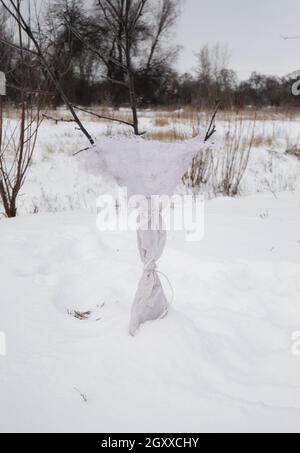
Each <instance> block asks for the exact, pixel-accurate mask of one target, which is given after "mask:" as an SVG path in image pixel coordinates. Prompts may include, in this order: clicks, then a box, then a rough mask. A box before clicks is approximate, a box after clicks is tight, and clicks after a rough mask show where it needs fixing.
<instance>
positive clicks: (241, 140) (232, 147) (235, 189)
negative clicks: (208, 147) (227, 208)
mask: <svg viewBox="0 0 300 453" xmlns="http://www.w3.org/2000/svg"><path fill="white" fill-rule="evenodd" d="M255 125H256V120H254V121H253V122H252V123H248V124H246V125H245V123H244V122H243V120H242V119H240V118H239V117H238V116H236V117H235V119H234V120H233V121H229V122H228V127H227V133H226V134H225V137H224V144H223V149H222V152H220V153H219V152H218V153H213V175H214V191H215V192H216V193H221V194H222V195H226V196H230V197H233V196H236V195H238V193H239V191H240V186H241V182H242V179H243V177H244V174H245V172H246V170H247V166H248V163H249V157H250V152H251V149H252V147H253V141H254V136H255Z"/></svg>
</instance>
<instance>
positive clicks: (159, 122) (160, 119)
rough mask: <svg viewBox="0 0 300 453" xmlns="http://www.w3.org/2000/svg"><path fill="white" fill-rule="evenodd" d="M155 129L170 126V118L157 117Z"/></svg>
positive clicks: (154, 122) (154, 121)
mask: <svg viewBox="0 0 300 453" xmlns="http://www.w3.org/2000/svg"><path fill="white" fill-rule="evenodd" d="M153 125H154V126H155V127H166V126H168V125H169V118H167V117H166V116H156V117H155V118H154V120H153Z"/></svg>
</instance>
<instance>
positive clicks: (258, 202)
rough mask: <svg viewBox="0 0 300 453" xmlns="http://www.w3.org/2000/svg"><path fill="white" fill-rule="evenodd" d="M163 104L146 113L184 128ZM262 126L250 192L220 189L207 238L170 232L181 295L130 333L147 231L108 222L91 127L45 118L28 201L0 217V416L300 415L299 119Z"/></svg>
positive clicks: (5, 420) (49, 422)
mask: <svg viewBox="0 0 300 453" xmlns="http://www.w3.org/2000/svg"><path fill="white" fill-rule="evenodd" d="M153 115H154V114H153ZM153 115H152V114H150V113H149V112H148V114H147V115H146V114H145V116H144V117H143V119H142V122H143V127H144V128H145V129H147V130H150V129H151V131H152V132H153V131H154V132H155V131H157V130H158V131H160V130H161V129H163V130H164V131H165V132H167V131H168V129H169V130H171V129H172V130H173V128H174V124H173V123H170V124H165V125H164V126H161V127H160V128H159V127H158V126H155V124H154V120H153ZM164 115H166V116H167V114H164ZM160 116H162V114H160ZM247 121H249V120H247V119H245V122H247ZM226 124H227V123H226V121H225V120H224V119H221V120H220V122H219V128H218V133H219V135H222V134H224V133H225V132H226ZM88 126H89V129H90V130H91V131H92V132H93V133H94V134H95V135H96V136H97V137H98V138H99V139H101V135H104V134H105V135H108V134H109V133H120V127H119V126H113V127H111V126H109V125H108V124H106V123H104V122H102V123H98V122H90V123H88ZM12 127H13V126H12ZM176 128H179V129H180V130H183V131H184V134H185V135H186V138H188V137H189V136H192V135H193V130H194V125H191V124H190V123H184V121H181V122H180V121H178V122H177V123H176ZM256 128H257V132H256V134H257V136H259V137H260V140H257V142H256V146H254V147H253V149H252V151H251V155H250V163H249V166H248V170H247V173H246V175H245V178H244V179H243V182H242V190H241V194H240V196H239V197H237V198H234V199H233V198H228V197H227V198H226V197H218V198H213V197H211V196H209V197H208V198H209V200H208V201H206V204H205V236H204V239H203V240H202V241H201V242H199V243H188V242H186V241H185V240H184V235H183V233H171V234H170V235H169V240H168V246H167V248H166V251H165V253H164V255H163V257H162V259H161V260H160V270H161V271H162V272H163V273H164V274H166V275H167V276H168V278H169V279H170V281H171V284H172V286H173V289H174V294H175V297H174V301H173V304H172V308H171V310H170V312H169V314H168V316H167V317H166V318H164V319H162V320H160V321H156V322H153V323H148V324H146V325H144V326H143V327H142V328H141V330H140V332H139V334H138V335H137V336H136V337H134V338H132V337H130V336H129V335H128V333H127V328H128V321H129V314H130V306H131V303H132V300H133V297H134V293H135V291H136V285H137V281H138V279H139V277H140V274H141V263H140V259H139V256H138V253H137V250H136V237H135V234H134V233H130V232H127V233H119V232H115V233H108V232H107V233H103V232H101V233H100V232H99V231H98V230H97V228H96V224H95V220H96V216H95V199H96V197H97V196H98V195H99V194H101V193H104V192H108V191H110V190H111V186H110V180H109V179H108V178H107V177H106V176H105V175H104V174H103V175H99V177H98V178H96V177H94V176H91V175H88V174H85V173H84V171H83V169H82V168H81V167H80V166H79V165H78V162H77V160H76V158H75V157H73V156H72V154H73V153H74V152H76V151H77V150H79V149H80V148H81V147H82V146H84V145H85V141H84V140H82V138H81V137H80V134H79V132H77V131H74V128H73V127H72V126H71V125H68V124H64V123H59V124H57V125H55V124H54V123H50V122H45V123H44V124H43V126H42V128H41V132H40V137H39V141H38V146H37V152H36V155H35V160H34V162H33V165H32V168H31V171H30V174H29V177H28V180H27V182H26V184H25V186H24V188H23V192H22V196H21V197H20V201H19V214H20V215H19V216H18V218H16V219H12V220H9V219H4V218H2V220H0V257H1V259H0V288H1V293H0V294H1V295H0V301H1V302H0V308H1V310H0V332H3V333H4V334H5V336H6V348H7V351H6V352H7V354H6V355H5V356H4V355H0V431H1V432H7V431H8V432H15V431H17V432H18V431H21V432H64V431H68V432H69V431H70V432H77V431H80V432H81V431H83V432H111V433H113V432H136V431H141V432H215V431H226V432H229V431H234V432H236V431H243V432H245V431H250V432H252V431H271V432H276V431H288V432H291V431H296V432H299V431H300V384H299V383H300V356H297V355H296V354H293V340H292V336H293V334H295V332H299V331H300V304H299V294H300V278H299V276H300V228H299V226H300V160H298V159H297V158H296V157H294V156H289V155H287V154H286V153H285V151H286V149H287V148H288V147H289V146H291V145H296V144H298V143H299V136H300V130H299V120H298V119H291V120H286V121H285V120H283V119H272V120H264V121H258V123H257V125H256ZM121 133H122V131H121ZM270 136H272V140H271V139H270ZM261 137H263V139H262V138H261ZM220 152H221V151H220ZM178 190H183V188H182V187H179V189H178ZM164 280H165V279H164V278H163V277H162V281H163V284H164V285H165V291H166V293H167V295H168V296H169V297H171V294H170V288H169V286H168V284H167V283H166V282H165V281H164ZM74 310H77V311H80V312H85V311H90V312H91V315H90V317H89V319H87V320H78V319H76V318H75V317H74V316H71V313H72V312H74ZM294 346H295V345H294ZM294 349H295V348H294Z"/></svg>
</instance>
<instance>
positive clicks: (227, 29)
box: [176, 0, 300, 79]
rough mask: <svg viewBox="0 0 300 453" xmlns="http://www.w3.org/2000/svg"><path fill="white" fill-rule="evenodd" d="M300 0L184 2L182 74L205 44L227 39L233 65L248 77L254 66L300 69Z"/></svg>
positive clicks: (179, 35)
mask: <svg viewBox="0 0 300 453" xmlns="http://www.w3.org/2000/svg"><path fill="white" fill-rule="evenodd" d="M280 35H283V36H288V35H293V36H294V35H298V36H300V1H299V0H184V7H183V13H182V16H181V19H180V21H179V24H178V27H177V36H176V39H177V41H178V42H179V43H180V44H181V45H183V46H184V50H183V51H182V54H181V57H180V60H179V63H178V65H179V69H180V71H181V72H184V71H186V70H191V68H193V67H194V66H195V64H196V59H195V55H194V54H195V52H197V51H198V50H199V49H200V48H201V46H202V45H203V44H205V43H206V42H208V43H216V42H220V43H224V44H227V45H228V48H229V49H230V51H231V54H232V58H231V67H232V68H233V69H235V70H236V71H237V72H238V76H239V77H240V78H241V79H243V78H246V77H247V76H248V75H249V74H250V73H251V72H252V71H253V70H256V71H259V72H263V73H265V74H276V75H286V74H288V73H290V72H293V71H294V70H298V69H299V70H300V39H299V40H290V41H285V40H283V39H282V38H281V37H280Z"/></svg>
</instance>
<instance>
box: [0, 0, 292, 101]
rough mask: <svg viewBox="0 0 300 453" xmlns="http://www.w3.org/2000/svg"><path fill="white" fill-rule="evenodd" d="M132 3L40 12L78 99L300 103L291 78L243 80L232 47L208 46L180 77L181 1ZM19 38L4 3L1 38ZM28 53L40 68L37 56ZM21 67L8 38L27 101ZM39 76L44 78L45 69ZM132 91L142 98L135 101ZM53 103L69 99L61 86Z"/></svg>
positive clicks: (53, 58) (59, 3)
mask: <svg viewBox="0 0 300 453" xmlns="http://www.w3.org/2000/svg"><path fill="white" fill-rule="evenodd" d="M127 4H128V2H126V0H95V1H94V2H93V4H92V7H90V8H89V9H87V8H86V7H85V2H83V1H82V0H56V1H51V3H50V5H49V6H48V7H47V9H46V10H45V11H43V15H42V14H41V12H35V13H36V14H35V23H34V24H33V25H32V26H33V28H35V30H36V32H37V33H38V37H39V42H40V45H41V47H42V49H43V51H44V52H45V55H46V56H47V61H48V63H49V64H50V65H51V68H52V69H53V71H54V73H55V75H56V77H57V79H58V80H59V82H60V85H61V87H62V89H63V90H64V92H65V93H66V95H67V97H68V99H70V101H71V102H72V103H74V104H77V105H82V106H90V105H97V104H101V105H111V106H113V107H116V108H117V107H119V106H126V105H128V104H129V103H130V102H131V103H132V102H133V103H134V104H136V105H135V106H134V105H131V107H133V109H134V108H135V107H136V108H137V107H152V106H157V105H165V106H177V107H178V106H185V105H191V106H194V107H197V108H205V107H206V106H211V105H212V104H214V102H215V100H216V99H220V100H221V101H222V105H223V107H224V108H235V107H239V108H242V107H245V106H249V105H251V106H254V107H263V106H275V107H279V106H299V105H300V99H299V98H298V97H295V96H293V95H292V93H291V85H292V82H293V81H292V80H291V79H290V78H289V77H284V78H279V77H275V76H266V75H263V74H258V73H256V72H253V74H252V75H251V76H250V78H249V79H248V80H245V81H239V80H238V77H237V74H236V73H235V72H234V71H233V70H232V69H230V54H229V52H228V50H227V49H226V47H224V46H220V45H215V46H208V45H204V46H203V47H202V49H201V50H200V52H199V54H197V55H195V68H196V69H195V71H194V73H193V74H191V73H185V74H179V73H178V72H177V71H176V70H175V62H176V59H177V57H178V54H179V52H180V50H181V49H180V47H179V46H176V45H170V42H172V33H173V32H174V27H175V25H176V21H177V19H178V17H179V15H180V9H181V2H180V0H151V1H150V2H149V0H144V1H143V0H140V1H135V0H133V1H132V2H131V3H130V10H129V11H126V5H127ZM31 15H32V17H33V16H34V15H33V13H32V11H31ZM31 20H33V19H32V18H31ZM126 21H127V22H126ZM131 21H132V22H135V23H134V27H133V26H132V33H131V34H130V37H129V35H128V36H127V35H126V26H127V25H128V26H129V25H130V24H131ZM126 24H127V25H126ZM14 36H15V33H14V30H12V29H11V27H10V24H9V17H8V15H7V13H6V11H5V9H3V7H1V10H0V38H2V39H5V41H7V42H13V40H14ZM128 56H129V57H130V58H128ZM27 58H31V60H32V65H33V67H34V65H35V57H34V55H32V56H30V55H29V56H27ZM37 66H38V65H37ZM19 67H20V66H19V64H18V52H16V49H14V48H13V47H9V46H7V45H5V44H3V43H0V70H2V71H4V72H5V73H6V75H7V83H8V89H7V97H6V102H13V103H15V104H17V103H18V102H20V90H18V88H17V86H18V83H17V81H18V78H19V77H20V74H19ZM131 75H133V76H134V77H132V80H131V77H130V76H131ZM35 77H37V78H38V77H42V73H41V71H40V70H37V71H36V75H35ZM133 83H134V86H133ZM36 85H39V83H38V82H37V83H36ZM132 90H133V91H134V94H135V98H134V99H130V93H131V92H132ZM50 102H51V104H52V105H53V106H58V105H59V104H61V103H62V100H61V97H60V95H59V93H58V92H57V91H55V90H53V95H52V96H50V97H49V103H50Z"/></svg>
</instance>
